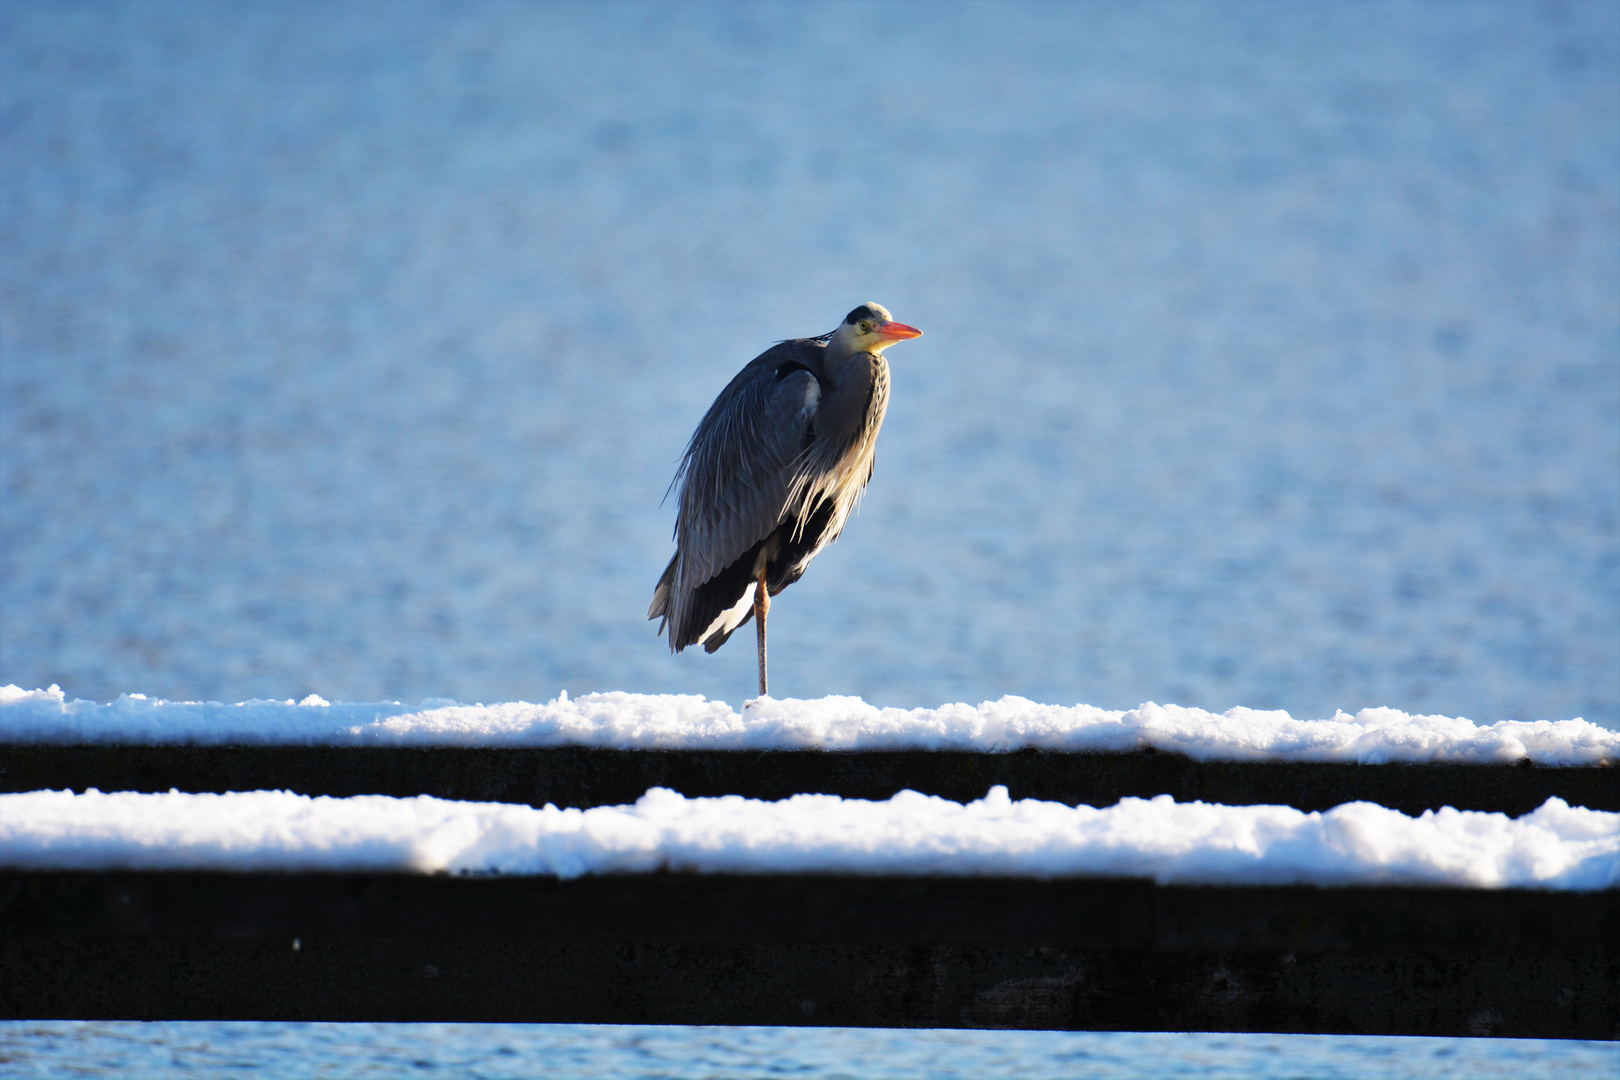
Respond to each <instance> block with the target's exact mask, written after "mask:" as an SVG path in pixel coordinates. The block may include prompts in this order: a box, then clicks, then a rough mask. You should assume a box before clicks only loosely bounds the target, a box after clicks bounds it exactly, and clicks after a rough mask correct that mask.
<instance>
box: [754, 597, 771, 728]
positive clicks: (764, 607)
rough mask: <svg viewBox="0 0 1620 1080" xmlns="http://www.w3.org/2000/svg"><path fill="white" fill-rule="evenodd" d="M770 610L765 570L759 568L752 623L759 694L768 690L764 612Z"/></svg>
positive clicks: (761, 695) (761, 694)
mask: <svg viewBox="0 0 1620 1080" xmlns="http://www.w3.org/2000/svg"><path fill="white" fill-rule="evenodd" d="M769 610H771V591H770V589H768V588H766V586H765V571H764V569H763V568H761V570H760V572H759V581H758V582H756V583H755V585H754V623H755V624H756V625H757V626H758V628H759V696H760V697H764V696H765V695H766V694H768V693H770V691H769V690H768V689H767V688H766V687H767V684H766V682H765V613H766V612H767V611H769Z"/></svg>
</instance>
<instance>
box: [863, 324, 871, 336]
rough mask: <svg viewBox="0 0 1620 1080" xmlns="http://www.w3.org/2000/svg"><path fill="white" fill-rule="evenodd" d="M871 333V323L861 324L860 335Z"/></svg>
mask: <svg viewBox="0 0 1620 1080" xmlns="http://www.w3.org/2000/svg"><path fill="white" fill-rule="evenodd" d="M871 332H872V324H871V323H869V322H863V323H861V333H863V334H870V333H871Z"/></svg>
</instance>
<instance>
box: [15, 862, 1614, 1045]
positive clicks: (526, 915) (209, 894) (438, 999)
mask: <svg viewBox="0 0 1620 1080" xmlns="http://www.w3.org/2000/svg"><path fill="white" fill-rule="evenodd" d="M1617 914H1620V894H1616V893H1613V892H1608V893H1596V894H1594V893H1554V892H1531V891H1518V890H1506V891H1497V890H1459V889H1414V888H1342V889H1318V888H1301V887H1288V888H1275V887H1241V888H1224V887H1186V886H1172V887H1163V886H1156V885H1153V884H1152V883H1150V882H1145V881H1135V880H1125V879H1058V880H1052V881H1035V880H1029V879H1017V878H879V877H836V876H818V875H781V876H745V875H688V874H646V875H622V876H611V877H597V878H581V879H577V880H573V881H559V880H557V879H554V878H519V877H459V878H457V877H444V876H438V877H431V876H417V875H402V874H216V873H193V872H167V873H135V872H116V873H100V874H98V873H86V872H23V871H11V872H0V1016H4V1017H7V1018H14V1019H45V1018H128V1019H160V1018H161V1019H248V1020H261V1019H262V1020H463V1021H530V1022H542V1021H544V1022H565V1021H566V1022H604V1023H606V1022H612V1023H680V1024H696V1023H718V1024H831V1025H855V1026H930V1027H1042V1028H1068V1029H1097V1030H1120V1029H1123V1030H1209V1031H1278V1032H1284V1031H1289V1032H1321V1033H1345V1034H1404V1035H1499V1036H1515V1037H1545V1038H1599V1039H1612V1038H1616V1037H1617V1036H1620V940H1617V934H1620V919H1617V918H1616V915H1617Z"/></svg>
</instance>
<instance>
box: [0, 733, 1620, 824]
mask: <svg viewBox="0 0 1620 1080" xmlns="http://www.w3.org/2000/svg"><path fill="white" fill-rule="evenodd" d="M993 784H1005V785H1006V786H1007V788H1008V790H1009V791H1010V793H1011V794H1012V797H1013V798H1015V799H1023V798H1036V799H1046V800H1051V801H1055V802H1063V803H1068V804H1070V805H1076V804H1080V803H1085V804H1087V805H1091V806H1111V805H1113V804H1114V803H1116V802H1118V801H1119V800H1120V799H1121V798H1123V797H1126V796H1140V797H1144V798H1149V797H1152V796H1154V795H1160V794H1169V795H1173V796H1174V797H1175V798H1176V799H1177V801H1180V802H1190V801H1194V800H1202V801H1204V802H1217V803H1226V804H1228V805H1235V806H1242V805H1255V804H1260V803H1272V804H1279V805H1286V806H1293V807H1297V808H1299V809H1301V810H1326V809H1329V808H1331V807H1334V806H1338V805H1340V804H1341V803H1346V802H1354V801H1357V800H1365V801H1368V802H1376V803H1379V804H1381V805H1384V806H1388V807H1392V808H1394V809H1397V810H1401V811H1403V812H1405V813H1408V814H1418V813H1421V812H1422V811H1424V810H1429V809H1437V808H1439V807H1441V806H1453V807H1456V808H1458V809H1460V810H1485V811H1494V812H1501V813H1507V814H1511V815H1514V816H1517V815H1519V814H1524V813H1527V812H1529V811H1531V810H1534V809H1535V808H1536V807H1538V806H1540V805H1541V804H1542V803H1543V802H1545V801H1546V800H1547V798H1548V797H1549V796H1552V795H1557V796H1559V797H1561V798H1563V799H1564V800H1565V801H1566V802H1568V803H1570V804H1571V805H1575V806H1586V807H1590V808H1592V809H1597V810H1620V774H1617V773H1616V771H1615V770H1614V769H1613V768H1612V767H1607V766H1580V767H1567V768H1542V767H1530V766H1529V765H1528V764H1521V765H1342V764H1310V763H1297V762H1278V761H1263V762H1228V761H1206V762H1199V761H1193V760H1192V759H1190V758H1186V757H1182V756H1180V755H1176V754H1159V753H1133V754H1059V753H1046V752H1036V751H1020V752H1017V753H1011V754H979V753H962V752H957V751H921V750H904V751H886V750H876V751H861V752H859V753H853V752H828V751H821V750H773V751H760V750H600V749H590V748H586V747H548V748H530V749H475V748H420V747H329V746H103V745H84V746H56V745H48V744H16V743H11V744H0V791H37V790H41V789H45V788H51V789H56V790H61V789H64V788H70V789H73V790H75V791H83V790H84V789H85V788H87V787H95V788H99V789H100V790H102V791H168V790H169V789H171V788H176V789H179V790H180V791H217V792H223V791H255V790H274V789H282V790H288V791H296V792H300V793H302V794H306V795H335V796H344V795H402V796H408V795H435V796H438V797H440V798H446V799H468V800H475V801H487V802H508V803H527V804H529V805H532V806H543V805H545V804H546V803H548V802H549V803H555V804H556V805H558V806H579V807H585V806H604V805H615V804H619V803H627V802H634V801H635V800H636V799H637V798H639V797H640V796H641V794H642V793H643V792H645V791H646V790H647V789H648V788H650V787H667V788H672V789H674V790H676V791H679V792H681V793H682V794H684V795H687V796H692V797H696V796H702V795H744V796H748V797H750V798H758V799H781V798H786V797H787V796H789V795H795V794H799V793H801V792H820V793H825V794H833V795H842V796H844V797H846V798H862V799H886V798H888V797H890V796H891V795H893V794H894V793H895V792H897V791H900V790H903V789H906V788H910V789H911V790H913V791H921V792H924V793H926V794H930V795H942V796H945V797H946V798H950V799H955V800H957V801H959V802H960V801H966V800H969V799H977V798H980V797H981V796H983V795H984V793H985V792H986V791H987V790H989V788H990V786H991V785H993Z"/></svg>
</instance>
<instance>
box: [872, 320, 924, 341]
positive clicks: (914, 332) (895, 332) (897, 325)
mask: <svg viewBox="0 0 1620 1080" xmlns="http://www.w3.org/2000/svg"><path fill="white" fill-rule="evenodd" d="M877 332H878V333H879V334H882V335H883V336H884V337H886V338H888V339H889V340H891V341H904V340H906V338H914V337H922V331H921V330H919V329H917V328H916V327H915V326H907V325H906V324H905V323H903V322H886V323H884V324H883V325H882V326H879V327H878V328H877Z"/></svg>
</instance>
